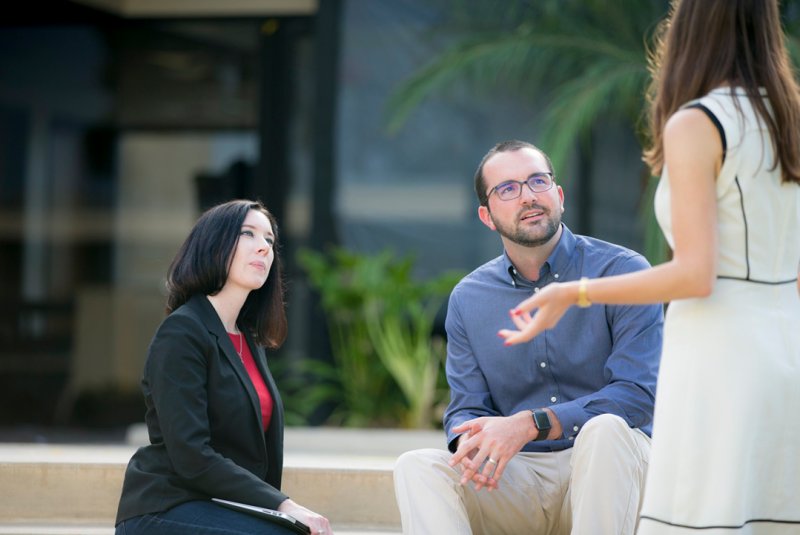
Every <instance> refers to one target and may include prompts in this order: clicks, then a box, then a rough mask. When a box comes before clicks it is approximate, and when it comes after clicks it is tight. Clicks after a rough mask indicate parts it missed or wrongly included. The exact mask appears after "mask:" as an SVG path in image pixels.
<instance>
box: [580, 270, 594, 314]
mask: <svg viewBox="0 0 800 535" xmlns="http://www.w3.org/2000/svg"><path fill="white" fill-rule="evenodd" d="M588 283H589V279H588V278H587V277H581V280H580V281H579V282H578V302H577V303H576V304H577V305H578V306H579V307H580V308H588V307H590V306H592V302H591V301H589V298H588V297H587V296H586V285H587V284H588Z"/></svg>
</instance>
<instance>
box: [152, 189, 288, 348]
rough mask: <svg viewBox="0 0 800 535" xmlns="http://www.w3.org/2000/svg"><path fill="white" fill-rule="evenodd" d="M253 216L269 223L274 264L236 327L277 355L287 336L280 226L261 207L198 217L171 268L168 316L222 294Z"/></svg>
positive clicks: (224, 208)
mask: <svg viewBox="0 0 800 535" xmlns="http://www.w3.org/2000/svg"><path fill="white" fill-rule="evenodd" d="M250 210H257V211H259V212H261V213H262V214H264V215H265V216H267V219H269V222H270V224H271V225H272V232H273V234H274V235H275V245H274V247H275V248H276V249H275V258H274V259H273V261H272V267H271V268H270V271H269V277H267V281H266V282H265V283H264V285H263V286H261V288H258V289H256V290H252V291H251V292H250V293H249V294H248V296H247V299H246V300H245V302H244V305H243V306H242V309H241V310H240V311H239V317H238V318H237V323H238V324H239V325H241V326H242V327H244V328H245V329H247V330H249V331H250V332H251V333H252V334H253V336H255V339H256V342H258V343H259V344H261V345H264V346H266V347H268V348H270V349H275V348H278V347H280V345H281V344H282V343H283V342H284V340H285V339H286V335H287V331H288V327H287V322H286V310H285V305H284V298H283V280H282V273H281V260H280V256H279V255H278V250H277V246H278V223H277V221H275V217H274V216H273V215H272V214H271V213H270V212H269V210H267V209H266V208H265V207H264V205H263V204H261V203H260V202H259V201H250V200H246V199H237V200H233V201H228V202H226V203H223V204H218V205H217V206H214V207H212V208H210V209H208V210H207V211H206V212H205V213H203V215H202V216H200V218H199V219H198V220H197V223H195V225H194V227H193V228H192V231H191V232H190V233H189V236H188V237H187V238H186V240H185V241H184V242H183V245H181V247H180V249H179V250H178V253H177V254H176V255H175V259H174V260H173V261H172V264H171V265H170V267H169V271H168V273H167V291H168V294H169V295H168V296H167V314H170V313H172V312H173V311H174V310H175V309H177V308H178V307H180V306H181V305H183V304H184V303H185V302H186V301H188V300H189V299H190V298H191V297H193V296H195V295H216V294H217V293H219V291H220V290H222V287H223V286H225V282H226V281H227V280H228V271H229V269H230V265H231V260H232V259H233V255H234V250H235V249H236V244H237V242H238V241H239V234H240V233H241V230H242V223H243V222H244V219H245V217H246V216H247V213H248V212H249V211H250Z"/></svg>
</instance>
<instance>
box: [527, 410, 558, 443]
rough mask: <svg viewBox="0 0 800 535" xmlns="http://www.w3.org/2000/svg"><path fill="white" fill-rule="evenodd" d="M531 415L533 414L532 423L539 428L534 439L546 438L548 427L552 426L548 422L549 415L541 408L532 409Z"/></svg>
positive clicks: (548, 432)
mask: <svg viewBox="0 0 800 535" xmlns="http://www.w3.org/2000/svg"><path fill="white" fill-rule="evenodd" d="M531 415H532V416H533V425H535V426H536V429H538V430H539V434H538V435H537V437H536V438H535V439H534V440H544V439H546V438H547V435H549V434H550V428H551V427H553V426H552V425H551V424H550V415H549V414H548V413H547V411H546V410H543V409H536V410H532V411H531Z"/></svg>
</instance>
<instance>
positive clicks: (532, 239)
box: [489, 206, 561, 247]
mask: <svg viewBox="0 0 800 535" xmlns="http://www.w3.org/2000/svg"><path fill="white" fill-rule="evenodd" d="M531 208H536V209H539V210H542V211H543V212H544V214H543V215H544V218H543V219H542V220H541V225H543V226H541V227H540V226H539V225H536V226H535V227H534V228H521V226H520V223H522V222H521V221H520V220H519V217H517V219H516V223H514V224H512V225H504V224H502V223H500V222H499V221H498V220H496V219H495V218H494V215H492V213H491V212H489V217H491V218H492V222H493V223H494V226H495V228H496V229H497V232H498V233H499V234H500V235H501V236H503V237H504V238H506V239H508V240H510V241H512V242H514V243H516V244H517V245H522V246H523V247H538V246H540V245H544V244H545V243H547V242H549V241H550V240H551V239H552V237H553V236H555V235H556V232H558V229H559V227H560V226H561V215H560V214H556V215H555V217H551V214H550V211H549V210H546V209H545V208H544V207H542V206H531V207H528V208H525V211H528V210H530V209H531Z"/></svg>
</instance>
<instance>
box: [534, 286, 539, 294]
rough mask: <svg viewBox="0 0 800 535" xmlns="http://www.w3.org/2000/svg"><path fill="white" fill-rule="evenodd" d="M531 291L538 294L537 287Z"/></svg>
mask: <svg viewBox="0 0 800 535" xmlns="http://www.w3.org/2000/svg"><path fill="white" fill-rule="evenodd" d="M533 291H534V293H537V294H538V293H539V287H538V286H537V287H536V288H534V289H533Z"/></svg>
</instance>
